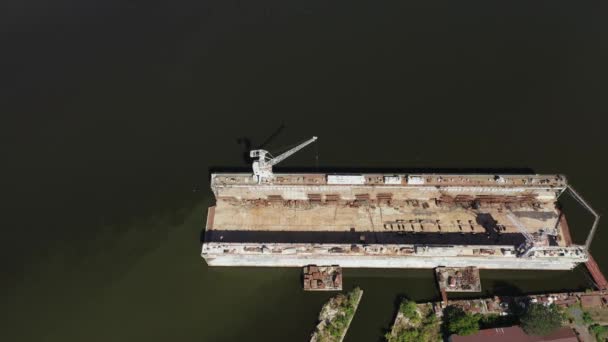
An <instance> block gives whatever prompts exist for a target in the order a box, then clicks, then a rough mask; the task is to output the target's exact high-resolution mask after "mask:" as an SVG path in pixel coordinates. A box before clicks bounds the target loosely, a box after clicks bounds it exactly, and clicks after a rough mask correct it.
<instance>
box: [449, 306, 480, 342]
mask: <svg viewBox="0 0 608 342" xmlns="http://www.w3.org/2000/svg"><path fill="white" fill-rule="evenodd" d="M443 317H444V318H443V320H444V324H445V326H446V328H447V330H448V332H449V333H451V334H456V335H461V336H465V335H472V334H474V333H476V332H478V331H479V316H477V315H472V314H470V313H466V312H464V310H462V309H461V308H459V307H455V306H448V307H447V308H445V310H443Z"/></svg>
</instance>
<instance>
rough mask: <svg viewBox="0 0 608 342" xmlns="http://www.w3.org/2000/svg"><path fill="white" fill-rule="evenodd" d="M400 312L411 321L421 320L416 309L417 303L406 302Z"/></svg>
mask: <svg viewBox="0 0 608 342" xmlns="http://www.w3.org/2000/svg"><path fill="white" fill-rule="evenodd" d="M399 312H401V313H402V314H403V316H405V317H406V318H408V319H410V320H415V319H417V318H420V315H419V314H418V309H417V308H416V302H414V301H411V300H407V299H406V300H404V301H403V302H402V303H401V305H400V306H399Z"/></svg>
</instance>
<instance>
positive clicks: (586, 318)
mask: <svg viewBox="0 0 608 342" xmlns="http://www.w3.org/2000/svg"><path fill="white" fill-rule="evenodd" d="M583 323H585V324H593V317H591V314H590V313H589V312H587V311H583Z"/></svg>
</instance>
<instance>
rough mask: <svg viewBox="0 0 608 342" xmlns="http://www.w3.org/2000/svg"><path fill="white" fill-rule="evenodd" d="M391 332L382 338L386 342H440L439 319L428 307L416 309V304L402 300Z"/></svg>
mask: <svg viewBox="0 0 608 342" xmlns="http://www.w3.org/2000/svg"><path fill="white" fill-rule="evenodd" d="M399 313H400V314H401V315H403V317H399V315H398V316H397V319H396V320H395V326H394V327H393V331H391V332H388V333H387V334H386V335H385V336H384V337H385V338H386V340H387V341H388V342H418V341H421V342H436V341H440V340H441V337H440V329H439V327H440V324H439V319H438V318H437V316H436V315H435V313H434V312H433V310H432V309H431V307H430V306H423V307H420V308H419V307H418V306H417V305H416V302H414V301H409V300H404V301H403V302H402V303H401V305H400V306H399Z"/></svg>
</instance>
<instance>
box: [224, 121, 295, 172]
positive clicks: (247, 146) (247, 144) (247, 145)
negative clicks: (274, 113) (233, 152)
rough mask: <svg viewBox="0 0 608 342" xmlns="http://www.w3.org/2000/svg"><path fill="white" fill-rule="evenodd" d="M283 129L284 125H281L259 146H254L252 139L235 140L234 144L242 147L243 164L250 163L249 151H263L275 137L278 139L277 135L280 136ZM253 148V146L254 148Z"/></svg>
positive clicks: (241, 138)
mask: <svg viewBox="0 0 608 342" xmlns="http://www.w3.org/2000/svg"><path fill="white" fill-rule="evenodd" d="M284 129H285V124H283V123H281V125H280V126H279V127H278V128H277V129H276V130H275V131H274V132H272V133H271V134H270V135H269V136H268V138H266V139H265V140H264V141H263V142H262V143H261V144H259V145H254V144H253V143H252V139H251V138H249V137H240V138H237V139H236V143H237V144H239V145H243V153H242V155H243V162H245V163H246V164H249V163H251V157H249V151H251V150H254V149H263V148H264V147H266V145H268V144H270V143H271V142H272V141H273V140H275V139H276V137H278V136H279V134H281V132H283V130H284ZM253 146H255V148H254V147H253Z"/></svg>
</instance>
